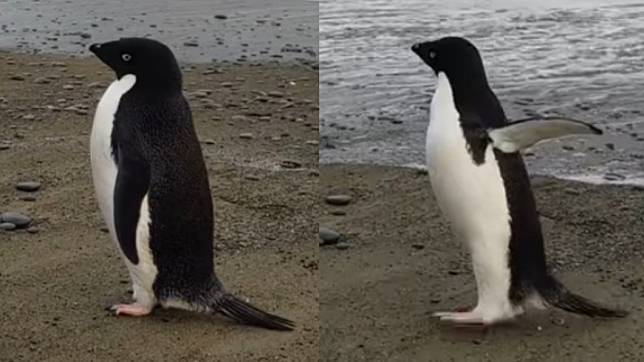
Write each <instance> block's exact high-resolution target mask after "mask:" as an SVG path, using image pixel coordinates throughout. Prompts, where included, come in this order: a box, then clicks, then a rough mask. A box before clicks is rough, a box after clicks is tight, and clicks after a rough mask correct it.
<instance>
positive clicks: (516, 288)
mask: <svg viewBox="0 0 644 362" xmlns="http://www.w3.org/2000/svg"><path fill="white" fill-rule="evenodd" d="M412 50H413V51H414V52H415V53H416V54H417V55H418V56H419V57H420V58H421V59H422V60H423V61H424V62H425V63H426V64H427V65H429V66H430V67H431V68H432V69H433V70H434V72H435V73H436V74H438V73H440V72H443V73H445V75H446V76H447V78H448V79H449V81H450V85H451V87H452V92H453V95H454V103H455V106H456V109H457V110H458V112H459V115H460V119H459V121H460V123H461V127H462V129H463V133H464V135H465V138H466V141H467V144H468V148H469V151H470V154H471V155H472V161H473V162H474V163H475V164H477V165H480V164H482V163H484V162H485V150H486V149H487V147H488V146H489V144H490V142H491V140H490V139H489V137H488V134H487V130H488V129H490V128H498V127H503V126H504V125H506V124H507V119H506V117H505V113H504V112H503V108H502V106H501V104H500V102H499V101H498V99H497V97H496V95H495V94H494V92H493V91H492V89H491V88H490V86H489V84H488V82H487V77H486V75H485V69H484V67H483V61H482V60H481V56H480V54H479V52H478V50H477V49H476V47H475V46H474V45H473V44H472V43H470V42H469V41H467V40H465V39H463V38H458V37H447V38H442V39H439V40H436V41H429V42H424V43H418V44H415V45H414V46H413V47H412ZM494 155H495V156H496V162H497V164H498V166H499V169H500V172H501V176H502V178H503V183H504V187H505V191H506V198H507V203H508V209H509V211H510V217H511V221H510V228H511V233H512V235H511V239H510V250H509V252H510V258H509V259H510V265H509V266H510V270H511V287H510V299H511V300H512V301H513V302H515V303H519V302H520V301H522V300H523V299H524V298H525V296H526V294H527V293H528V292H529V291H531V290H532V289H534V286H535V285H537V284H538V283H540V282H542V281H543V280H544V279H545V278H546V277H547V272H546V257H545V253H544V249H543V237H542V234H541V224H540V222H539V216H538V214H537V208H536V202H535V199H534V195H533V193H532V188H531V186H530V178H529V176H528V172H527V170H526V167H525V164H524V163H523V158H522V157H521V154H520V153H519V152H515V153H503V152H501V151H499V150H496V149H495V150H494ZM488 161H489V160H488Z"/></svg>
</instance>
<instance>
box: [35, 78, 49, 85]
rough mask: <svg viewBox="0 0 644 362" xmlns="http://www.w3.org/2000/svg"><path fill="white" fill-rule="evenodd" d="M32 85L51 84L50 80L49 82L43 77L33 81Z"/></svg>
mask: <svg viewBox="0 0 644 362" xmlns="http://www.w3.org/2000/svg"><path fill="white" fill-rule="evenodd" d="M34 83H36V84H49V83H51V80H49V79H47V78H45V77H40V78H36V79H34Z"/></svg>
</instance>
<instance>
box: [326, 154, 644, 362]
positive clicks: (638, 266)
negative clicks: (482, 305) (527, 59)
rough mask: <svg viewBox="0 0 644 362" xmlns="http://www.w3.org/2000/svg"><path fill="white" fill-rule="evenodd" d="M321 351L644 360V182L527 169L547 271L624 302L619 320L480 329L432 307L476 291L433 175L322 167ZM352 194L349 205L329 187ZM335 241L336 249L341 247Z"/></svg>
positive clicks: (468, 301) (562, 319) (465, 300)
mask: <svg viewBox="0 0 644 362" xmlns="http://www.w3.org/2000/svg"><path fill="white" fill-rule="evenodd" d="M320 172H321V175H322V176H321V180H320V182H321V183H320V189H321V198H322V199H321V200H320V203H321V204H323V205H324V206H323V208H322V210H321V213H322V214H321V215H322V216H321V218H320V225H321V226H323V227H328V228H331V229H332V230H335V231H337V232H339V233H341V234H343V238H344V239H345V240H344V241H343V240H340V243H338V244H335V245H323V246H321V251H320V263H321V282H320V283H321V284H320V295H321V301H320V320H321V324H320V331H321V333H320V335H321V339H322V340H323V341H324V343H323V344H322V345H321V349H320V359H321V360H323V361H564V360H565V361H589V360H600V361H618V360H619V361H635V360H642V359H643V358H644V341H643V340H642V335H643V332H644V331H643V329H642V325H643V324H644V312H643V311H642V305H644V281H643V280H644V268H643V267H642V260H643V255H644V244H642V240H644V222H643V221H644V220H643V214H642V207H643V206H644V189H642V188H641V187H634V186H596V185H589V184H583V183H576V182H571V181H561V180H557V179H553V178H545V177H534V178H533V187H534V190H535V194H536V197H537V205H538V209H539V212H540V215H541V217H542V224H543V227H544V233H545V239H546V251H547V254H548V258H549V265H550V266H551V267H552V269H553V273H554V274H555V275H556V276H557V277H558V278H559V279H560V280H562V281H563V282H564V283H565V284H566V285H567V286H568V287H569V288H570V289H571V290H573V291H575V292H578V293H580V294H582V295H584V296H586V297H589V298H591V299H593V300H596V301H598V302H601V303H603V304H605V305H609V306H617V307H621V308H625V309H627V310H628V311H630V313H631V314H630V315H629V316H628V317H627V318H625V319H620V320H599V319H589V318H584V317H580V316H576V315H571V314H568V313H565V312H562V311H558V310H553V309H550V310H547V311H545V312H538V311H536V312H531V313H529V314H528V315H526V316H523V317H521V318H520V319H519V320H517V321H516V322H515V323H512V324H509V325H502V326H496V327H494V328H489V329H487V330H486V331H482V330H476V329H473V330H471V329H462V328H454V327H452V326H450V325H444V324H441V323H440V322H439V321H437V320H436V319H434V318H432V317H431V313H432V312H433V311H437V310H446V309H447V310H452V309H456V308H458V307H464V306H469V305H472V304H473V303H475V301H476V290H475V282H474V277H473V275H472V272H471V267H470V259H469V256H468V255H467V253H466V252H465V251H464V248H463V247H462V246H461V245H460V244H459V243H458V242H457V241H456V240H454V239H453V237H452V235H451V233H450V231H449V228H448V224H447V222H446V220H445V219H444V218H443V216H442V215H441V214H440V212H439V210H438V207H437V205H436V204H435V202H434V199H433V195H432V194H431V189H430V184H429V179H428V176H427V175H426V174H424V173H423V172H421V171H418V170H414V169H409V168H396V167H378V166H356V165H321V167H320ZM337 194H343V195H348V196H350V197H351V201H350V203H349V204H348V205H346V206H333V205H329V204H328V203H325V197H327V196H328V195H337ZM340 246H341V247H340Z"/></svg>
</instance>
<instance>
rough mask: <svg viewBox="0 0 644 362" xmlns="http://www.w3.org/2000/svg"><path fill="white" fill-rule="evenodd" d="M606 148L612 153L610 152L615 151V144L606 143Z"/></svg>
mask: <svg viewBox="0 0 644 362" xmlns="http://www.w3.org/2000/svg"><path fill="white" fill-rule="evenodd" d="M606 148H608V149H609V150H611V151H612V150H614V149H615V144H614V143H606Z"/></svg>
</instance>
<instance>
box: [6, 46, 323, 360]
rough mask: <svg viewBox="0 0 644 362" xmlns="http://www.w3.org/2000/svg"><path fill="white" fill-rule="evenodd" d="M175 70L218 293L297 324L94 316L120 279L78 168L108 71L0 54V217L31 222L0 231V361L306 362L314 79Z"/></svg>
mask: <svg viewBox="0 0 644 362" xmlns="http://www.w3.org/2000/svg"><path fill="white" fill-rule="evenodd" d="M186 68H187V69H186V71H185V88H186V91H187V94H188V98H189V101H190V103H191V105H192V109H193V115H194V119H195V125H196V128H197V132H198V134H199V137H200V138H201V139H202V140H203V141H204V143H203V144H202V147H203V150H204V152H205V157H206V163H207V166H208V170H209V174H210V182H211V185H212V192H213V199H214V203H215V209H216V219H215V220H216V231H215V234H216V242H215V245H216V258H215V259H216V265H217V271H218V273H219V275H220V277H221V278H222V280H223V281H224V284H225V285H226V286H227V288H228V289H229V290H231V291H234V292H236V293H237V294H238V295H240V296H243V297H247V298H249V299H250V300H251V302H253V303H255V304H256V305H258V306H260V307H262V308H265V309H267V310H269V311H272V312H275V313H278V314H280V315H284V316H287V317H289V318H291V319H293V320H295V321H296V322H297V329H296V330H295V331H294V332H290V333H280V332H274V331H268V330H263V329H258V328H252V327H246V326H241V325H238V324H234V323H231V322H229V321H228V320H227V319H225V318H223V317H220V316H214V317H213V316H208V315H198V314H192V313H187V312H182V311H177V310H157V311H155V312H154V314H153V315H152V316H149V317H146V318H140V319H137V318H128V317H118V318H117V317H114V316H112V315H110V314H109V313H108V312H105V311H104V310H103V307H104V306H106V305H108V304H110V303H114V302H117V301H127V300H128V298H129V294H128V289H129V288H130V285H129V280H128V279H129V278H128V276H127V273H126V270H125V266H124V264H123V262H122V261H121V260H120V258H119V257H118V255H117V253H116V250H115V248H114V245H113V244H112V241H111V240H110V238H109V236H108V234H106V233H104V232H102V231H101V228H102V227H103V221H102V218H101V216H100V215H99V212H98V207H97V204H96V201H95V199H94V194H93V186H92V182H91V177H90V169H89V151H88V142H89V132H90V128H91V120H92V114H93V110H94V107H95V105H96V103H97V100H98V98H99V97H100V95H101V94H102V92H103V90H104V89H105V87H106V86H107V85H108V84H109V82H110V81H111V79H112V77H113V76H112V74H111V72H110V71H109V70H108V69H107V68H106V67H105V66H104V65H102V64H101V63H99V62H98V61H97V60H95V59H93V58H89V59H72V58H65V57H60V56H28V55H17V54H8V53H0V145H9V148H8V149H6V150H0V211H10V210H11V211H19V212H22V213H24V214H26V215H29V216H31V217H32V218H33V219H34V221H33V224H34V225H35V226H36V227H37V228H38V229H39V232H38V233H36V234H30V233H27V232H26V231H24V230H20V231H12V232H0V297H1V298H0V299H1V300H2V303H0V360H1V361H20V360H24V361H40V360H48V361H90V360H105V361H113V360H120V361H129V360H137V361H152V360H155V361H158V360H172V361H188V360H189V361H251V360H253V361H254V360H290V361H316V360H317V359H318V348H319V347H318V343H319V342H318V341H319V330H318V325H319V316H318V301H319V294H318V280H319V278H318V247H317V245H316V244H315V243H316V240H315V239H316V234H317V215H318V210H319V206H318V205H319V203H318V191H319V190H318V181H319V176H318V172H317V161H318V156H317V155H318V146H317V140H318V105H317V99H318V76H317V72H314V71H311V70H308V69H306V68H303V67H295V66H286V65H281V66H280V65H266V66H259V67H248V66H222V67H220V66H217V65H208V64H205V65H199V66H187V67H186ZM208 68H211V71H207V69H208ZM213 71H214V73H213ZM204 72H205V73H207V74H204ZM16 76H19V77H18V78H20V76H22V77H23V78H24V80H11V79H10V78H15V77H16ZM46 76H49V78H48V79H45V80H42V79H39V78H42V77H46ZM36 81H38V82H46V83H43V84H37V83H36ZM97 81H98V82H100V84H99V85H96V84H92V83H94V82H97ZM65 85H69V86H70V87H65V88H70V89H64V88H63V87H64V86H65ZM198 90H202V91H200V92H196V91H198ZM206 90H207V91H206ZM271 91H279V92H280V93H278V94H273V95H268V92H271ZM195 92H196V93H195ZM207 93H210V94H207ZM68 107H72V108H68ZM66 108H68V109H66ZM241 133H252V137H253V138H252V139H242V138H240V137H239V135H240V134H241ZM206 141H207V142H206ZM0 148H5V147H4V146H3V147H0ZM283 161H295V162H297V163H299V164H300V166H299V167H297V168H294V169H291V168H285V167H283V166H281V164H282V162H283ZM286 166H288V164H287V165H286ZM24 180H37V181H40V182H42V184H43V186H42V189H41V190H40V191H38V192H37V193H35V194H34V195H35V197H36V201H23V200H21V198H22V197H23V196H24V195H25V194H24V193H21V192H18V191H16V189H15V184H16V183H17V182H19V181H24Z"/></svg>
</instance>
